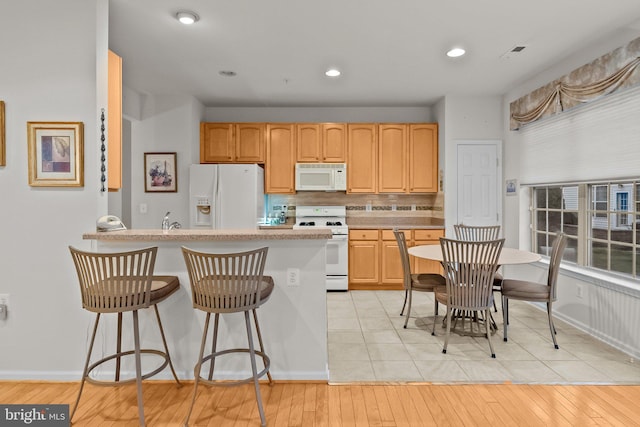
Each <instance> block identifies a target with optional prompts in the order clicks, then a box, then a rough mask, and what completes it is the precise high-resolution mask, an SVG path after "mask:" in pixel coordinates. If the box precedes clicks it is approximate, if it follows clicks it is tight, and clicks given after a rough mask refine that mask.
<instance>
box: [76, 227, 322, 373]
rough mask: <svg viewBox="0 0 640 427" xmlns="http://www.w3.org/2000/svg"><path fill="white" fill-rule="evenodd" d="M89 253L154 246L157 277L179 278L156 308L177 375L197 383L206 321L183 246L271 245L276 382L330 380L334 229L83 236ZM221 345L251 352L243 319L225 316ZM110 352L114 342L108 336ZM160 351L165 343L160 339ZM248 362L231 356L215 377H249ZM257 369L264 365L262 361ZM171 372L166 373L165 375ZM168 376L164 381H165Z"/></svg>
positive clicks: (269, 336) (218, 249) (150, 321)
mask: <svg viewBox="0 0 640 427" xmlns="http://www.w3.org/2000/svg"><path fill="white" fill-rule="evenodd" d="M83 238H84V239H85V240H90V241H91V243H90V248H85V249H90V250H94V251H99V252H116V251H125V250H133V249H140V248H143V247H148V246H157V247H158V254H157V257H156V265H155V274H156V275H175V276H178V277H179V279H180V283H181V289H180V291H179V292H177V293H176V294H175V295H173V296H171V298H168V299H167V300H165V301H163V302H162V303H161V304H160V305H159V306H158V308H159V310H160V311H161V314H162V316H163V325H164V327H165V333H166V335H167V340H168V344H169V350H170V351H171V354H172V359H173V361H174V364H175V365H176V371H177V372H178V376H179V377H181V378H185V379H193V368H194V365H195V363H196V360H197V358H198V350H199V346H200V339H201V336H202V328H203V325H204V315H203V313H202V312H199V311H197V310H194V309H193V306H192V302H191V288H190V284H189V277H188V274H187V270H186V266H185V263H184V258H183V255H182V247H183V246H185V247H188V248H189V249H193V250H196V251H202V252H212V253H231V252H242V251H248V250H253V249H257V248H261V247H265V246H267V247H268V248H269V252H268V254H267V261H266V265H265V271H264V274H265V275H269V276H272V277H273V279H274V282H275V285H276V286H275V289H274V291H273V293H272V295H271V298H270V299H269V300H268V301H266V302H265V303H264V305H262V306H261V307H260V309H259V310H258V316H259V318H260V326H261V328H260V329H261V330H262V337H263V339H264V346H265V351H266V353H267V354H268V355H269V356H270V358H271V373H272V375H273V378H274V380H276V381H277V380H328V379H329V372H328V353H327V307H326V280H325V272H326V251H325V248H326V243H327V239H331V231H330V230H320V229H313V230H291V229H272V230H257V229H226V230H211V229H208V230H200V229H197V230H196V229H193V230H190V229H178V230H169V231H163V230H120V231H111V232H93V233H86V234H84V235H83ZM153 315H154V313H153V310H143V312H141V322H143V323H141V326H140V328H141V331H143V332H142V333H146V334H148V336H145V340H147V342H148V340H149V339H151V340H153V339H156V338H157V339H158V340H160V337H156V335H159V334H157V331H156V329H157V326H156V325H155V324H154V322H155V319H154V317H153ZM220 321H221V324H220V331H221V332H220V337H219V344H220V347H221V348H222V347H225V348H238V347H243V346H246V332H245V331H244V327H245V325H244V318H243V316H242V314H238V315H237V316H236V315H229V316H223V317H222V318H221V320H220ZM104 339H105V343H104V345H105V346H109V345H111V342H114V341H115V339H113V337H106V336H105V337H104ZM158 345H160V346H161V345H162V342H161V341H159V342H158ZM245 362H247V361H246V360H245V358H243V357H236V356H235V355H233V356H226V357H225V358H222V359H221V360H220V361H219V362H218V361H216V375H218V370H219V369H220V374H219V375H218V378H223V379H224V378H228V379H232V378H245V377H248V376H250V371H251V368H250V366H249V365H248V363H245ZM259 364H260V362H259ZM163 374H166V373H163ZM168 378H169V376H167V379H168Z"/></svg>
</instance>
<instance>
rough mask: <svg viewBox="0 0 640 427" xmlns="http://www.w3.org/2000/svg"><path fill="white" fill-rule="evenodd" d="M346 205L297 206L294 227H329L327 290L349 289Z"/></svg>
mask: <svg viewBox="0 0 640 427" xmlns="http://www.w3.org/2000/svg"><path fill="white" fill-rule="evenodd" d="M346 218H347V210H346V208H345V207H344V206H297V207H296V223H295V225H294V226H293V228H294V229H303V228H312V227H315V228H328V229H330V230H331V234H332V235H333V237H332V239H331V240H327V273H326V274H327V290H328V291H347V290H349V227H348V226H347V220H346Z"/></svg>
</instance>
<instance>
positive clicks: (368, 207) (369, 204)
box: [364, 202, 371, 212]
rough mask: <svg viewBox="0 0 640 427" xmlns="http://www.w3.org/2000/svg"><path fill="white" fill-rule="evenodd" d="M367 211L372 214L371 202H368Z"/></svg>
mask: <svg viewBox="0 0 640 427" xmlns="http://www.w3.org/2000/svg"><path fill="white" fill-rule="evenodd" d="M364 209H365V211H367V212H371V202H367V205H366V206H365V208H364Z"/></svg>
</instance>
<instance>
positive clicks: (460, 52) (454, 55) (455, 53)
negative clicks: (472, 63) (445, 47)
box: [447, 47, 465, 58]
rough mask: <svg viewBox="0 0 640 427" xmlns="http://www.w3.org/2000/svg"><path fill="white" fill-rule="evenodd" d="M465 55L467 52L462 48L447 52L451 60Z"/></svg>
mask: <svg viewBox="0 0 640 427" xmlns="http://www.w3.org/2000/svg"><path fill="white" fill-rule="evenodd" d="M464 54H465V50H464V49H462V48H460V47H454V48H453V49H451V50H450V51H449V52H447V56H448V57H449V58H457V57H459V56H462V55H464Z"/></svg>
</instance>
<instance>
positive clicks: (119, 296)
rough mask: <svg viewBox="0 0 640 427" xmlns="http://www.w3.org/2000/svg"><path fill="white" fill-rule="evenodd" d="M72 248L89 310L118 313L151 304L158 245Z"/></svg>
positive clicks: (72, 254) (84, 298)
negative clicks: (131, 248) (113, 250)
mask: <svg viewBox="0 0 640 427" xmlns="http://www.w3.org/2000/svg"><path fill="white" fill-rule="evenodd" d="M69 250H70V251H71V256H72V258H73V262H74V264H75V267H76V272H77V273H78V281H79V284H80V294H81V296H82V306H83V307H84V308H85V309H87V310H89V311H93V312H98V313H115V312H123V311H131V310H137V309H140V308H146V307H149V303H150V301H151V284H152V278H151V277H152V275H153V269H154V266H155V260H156V252H157V250H158V248H157V247H152V248H146V249H140V250H136V251H128V252H117V253H95V252H85V251H81V250H78V249H76V248H74V247H71V246H69Z"/></svg>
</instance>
